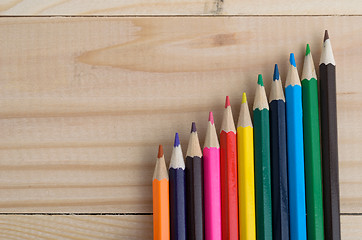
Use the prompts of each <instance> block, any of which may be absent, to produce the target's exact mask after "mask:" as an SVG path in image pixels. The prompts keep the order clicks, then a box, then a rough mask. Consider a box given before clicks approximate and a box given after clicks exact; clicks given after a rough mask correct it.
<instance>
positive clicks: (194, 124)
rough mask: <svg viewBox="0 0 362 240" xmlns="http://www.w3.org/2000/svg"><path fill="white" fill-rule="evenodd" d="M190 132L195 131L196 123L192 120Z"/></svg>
mask: <svg viewBox="0 0 362 240" xmlns="http://www.w3.org/2000/svg"><path fill="white" fill-rule="evenodd" d="M191 132H196V123H195V122H192V124H191Z"/></svg>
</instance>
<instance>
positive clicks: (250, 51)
mask: <svg viewBox="0 0 362 240" xmlns="http://www.w3.org/2000/svg"><path fill="white" fill-rule="evenodd" d="M361 13H362V3H361V1H359V0H350V1H333V2H331V1H327V0H321V1H311V0H308V1H303V3H301V1H294V0H292V1H282V0H278V1H273V4H271V1H265V0H258V1H251V0H250V1H236V0H224V1H218V0H201V1H195V0H181V1H178V2H175V1H171V0H152V1H148V0H137V1H133V2H131V3H130V2H129V1H128V2H126V1H116V0H106V1H95V0H93V1H83V0H82V1H81V0H68V1H67V0H56V1H55V0H54V1H46V0H32V1H30V0H23V1H21V0H7V1H1V2H0V15H1V16H2V17H1V18H0V21H1V22H0V49H1V52H0V53H1V54H0V136H2V137H1V138H0V172H1V173H0V196H1V198H0V212H1V213H0V239H151V238H152V216H151V214H152V199H151V191H152V189H151V177H152V173H153V167H154V163H155V157H156V154H157V145H158V144H159V143H161V144H164V145H165V150H166V158H167V160H169V157H170V155H171V145H172V141H173V136H174V132H175V131H178V132H179V133H180V135H181V142H182V144H183V149H184V151H185V150H186V146H187V139H188V132H189V128H190V123H191V121H196V122H197V124H198V129H199V135H200V140H201V143H203V140H204V136H205V128H206V120H207V115H208V111H210V110H212V111H214V113H215V121H216V126H217V128H218V129H219V127H220V123H221V122H220V121H221V114H222V109H223V104H224V98H225V95H230V97H231V101H232V108H233V112H234V118H235V120H236V118H237V115H238V113H239V104H240V101H241V93H242V91H246V92H247V94H248V98H249V104H250V106H251V104H252V101H253V97H254V90H255V82H256V78H257V74H258V73H262V74H263V75H264V78H265V83H266V88H267V91H268V92H269V90H270V88H269V84H270V81H271V78H272V71H273V66H274V63H278V64H279V65H280V70H281V76H282V78H283V79H285V76H286V66H287V64H286V63H287V59H288V55H289V53H290V52H295V53H296V56H297V65H298V67H299V72H301V66H302V62H303V53H304V48H305V44H306V43H310V44H311V48H312V53H313V55H314V60H315V63H316V64H317V63H318V61H319V56H320V50H321V42H322V37H323V31H324V29H329V32H330V37H331V40H332V44H333V47H334V53H335V58H336V62H337V77H338V82H337V87H338V96H337V97H338V121H339V122H338V123H339V143H340V147H339V152H340V186H341V214H342V216H341V220H342V236H343V239H360V238H361V237H362V230H361V228H360V226H361V225H362V187H361V184H362V175H361V174H360V172H361V169H362V159H361V157H360V156H361V154H362V149H361V143H362V128H361V127H360V121H361V120H362V105H361V103H362V83H361V68H360V64H361V56H362V15H361ZM34 15H37V16H34ZM55 15H58V16H56V17H54V16H55ZM60 15H67V17H62V16H60ZM78 15H79V16H78ZM85 15H90V16H85ZM96 15H97V17H94V16H96ZM143 15H145V16H143ZM146 15H150V16H146ZM186 15H191V16H186ZM201 15H212V16H201ZM296 15H298V16H296ZM142 16H143V17H142ZM64 214H65V216H64Z"/></svg>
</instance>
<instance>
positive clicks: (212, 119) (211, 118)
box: [209, 112, 214, 124]
mask: <svg viewBox="0 0 362 240" xmlns="http://www.w3.org/2000/svg"><path fill="white" fill-rule="evenodd" d="M209 122H211V124H214V115H213V114H212V112H209Z"/></svg>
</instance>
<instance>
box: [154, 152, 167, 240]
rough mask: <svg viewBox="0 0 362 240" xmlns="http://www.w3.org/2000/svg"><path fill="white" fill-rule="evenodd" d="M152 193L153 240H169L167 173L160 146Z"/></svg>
mask: <svg viewBox="0 0 362 240" xmlns="http://www.w3.org/2000/svg"><path fill="white" fill-rule="evenodd" d="M152 192H153V239H154V240H168V239H170V206H169V182H168V173H167V168H166V163H165V158H164V156H163V148H162V145H160V146H159V148H158V156H157V162H156V167H155V171H154V173H153V181H152Z"/></svg>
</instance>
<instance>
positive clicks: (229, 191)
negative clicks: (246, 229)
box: [220, 131, 239, 240]
mask: <svg viewBox="0 0 362 240" xmlns="http://www.w3.org/2000/svg"><path fill="white" fill-rule="evenodd" d="M220 162H221V165H220V168H221V218H222V236H223V239H225V240H226V239H238V238H239V223H238V214H239V212H238V178H237V174H238V173H237V171H238V170H237V149H236V134H235V133H234V132H232V131H231V132H227V133H226V132H225V131H221V133H220Z"/></svg>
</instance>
